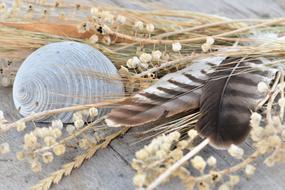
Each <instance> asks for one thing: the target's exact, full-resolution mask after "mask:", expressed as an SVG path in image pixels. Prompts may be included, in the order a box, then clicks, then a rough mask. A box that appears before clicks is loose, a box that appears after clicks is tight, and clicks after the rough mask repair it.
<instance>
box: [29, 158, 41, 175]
mask: <svg viewBox="0 0 285 190" xmlns="http://www.w3.org/2000/svg"><path fill="white" fill-rule="evenodd" d="M31 169H32V171H33V172H35V173H39V172H41V171H42V166H41V163H40V162H38V161H37V160H34V161H32V163H31Z"/></svg>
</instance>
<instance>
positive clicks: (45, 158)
mask: <svg viewBox="0 0 285 190" xmlns="http://www.w3.org/2000/svg"><path fill="white" fill-rule="evenodd" d="M42 157H43V162H44V163H46V164H49V163H51V162H52V161H53V154H52V153H51V152H45V153H43V155H42Z"/></svg>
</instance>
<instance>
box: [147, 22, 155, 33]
mask: <svg viewBox="0 0 285 190" xmlns="http://www.w3.org/2000/svg"><path fill="white" fill-rule="evenodd" d="M145 28H146V31H148V32H149V33H152V32H153V31H154V25H153V24H151V23H149V24H147V25H146V26H145Z"/></svg>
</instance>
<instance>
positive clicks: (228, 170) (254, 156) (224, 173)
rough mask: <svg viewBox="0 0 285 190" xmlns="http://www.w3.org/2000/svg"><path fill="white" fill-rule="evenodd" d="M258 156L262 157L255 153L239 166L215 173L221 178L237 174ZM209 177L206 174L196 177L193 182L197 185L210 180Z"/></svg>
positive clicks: (209, 175)
mask: <svg viewBox="0 0 285 190" xmlns="http://www.w3.org/2000/svg"><path fill="white" fill-rule="evenodd" d="M260 155H262V154H261V153H260V152H259V151H255V152H254V153H252V154H251V155H250V156H249V157H248V158H247V159H245V160H244V161H242V162H240V163H239V164H236V165H234V166H232V167H230V168H226V169H224V170H220V171H217V172H215V173H217V174H220V175H221V176H223V175H226V174H230V173H234V172H237V171H238V170H240V169H242V168H244V167H245V166H246V165H248V164H249V163H251V162H253V161H254V160H256V158H257V157H258V156H260ZM211 177H212V175H211V174H206V175H203V176H200V177H197V178H196V179H195V181H196V182H198V183H199V182H202V181H206V180H208V179H210V178H211Z"/></svg>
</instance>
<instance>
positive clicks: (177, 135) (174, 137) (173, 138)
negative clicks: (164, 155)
mask: <svg viewBox="0 0 285 190" xmlns="http://www.w3.org/2000/svg"><path fill="white" fill-rule="evenodd" d="M168 138H169V139H170V140H171V141H178V140H179V138H180V133H179V132H178V131H174V132H172V133H170V134H169V135H168Z"/></svg>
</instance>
